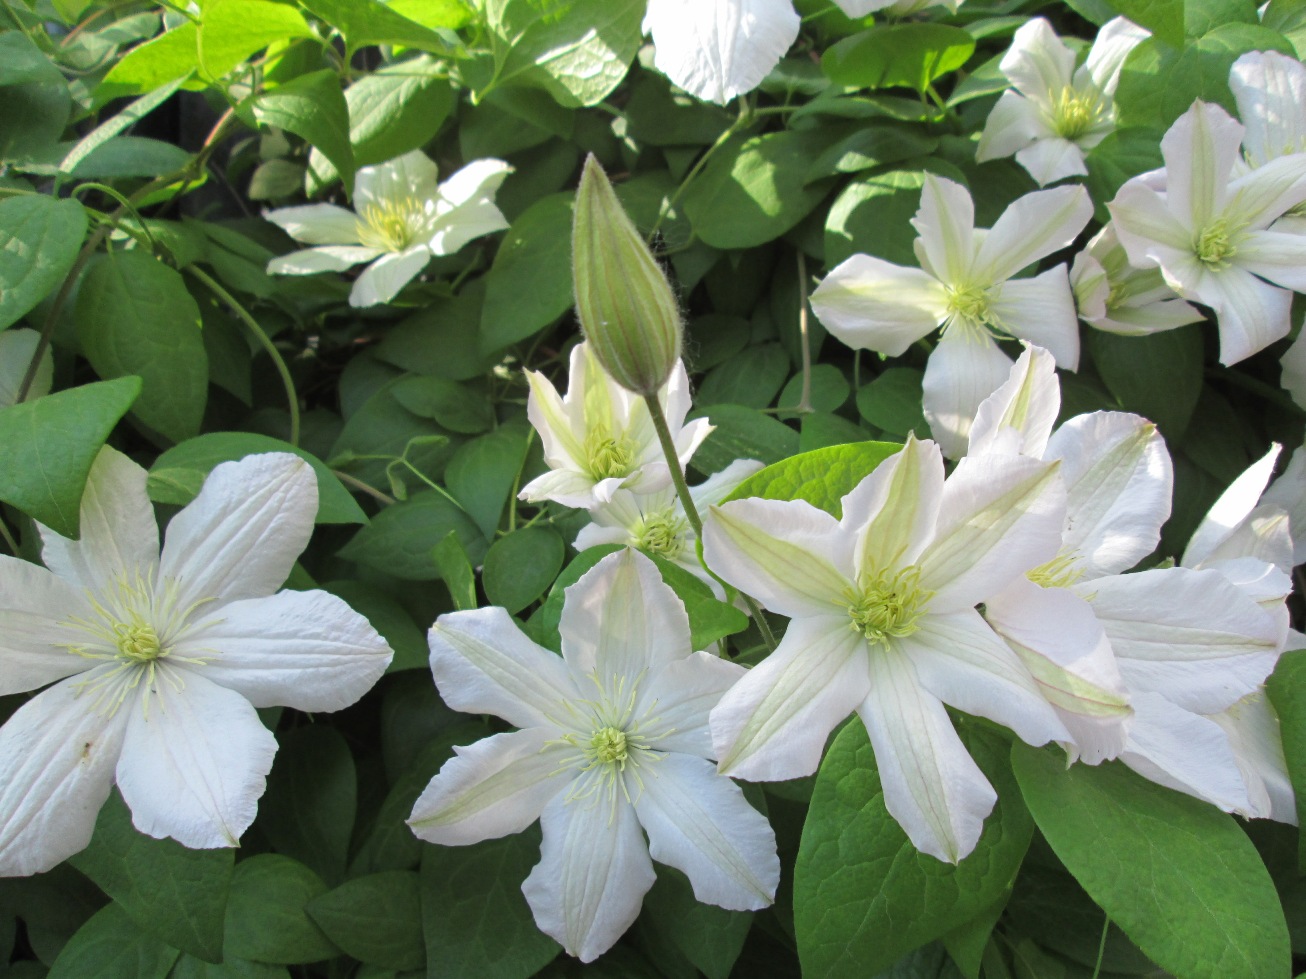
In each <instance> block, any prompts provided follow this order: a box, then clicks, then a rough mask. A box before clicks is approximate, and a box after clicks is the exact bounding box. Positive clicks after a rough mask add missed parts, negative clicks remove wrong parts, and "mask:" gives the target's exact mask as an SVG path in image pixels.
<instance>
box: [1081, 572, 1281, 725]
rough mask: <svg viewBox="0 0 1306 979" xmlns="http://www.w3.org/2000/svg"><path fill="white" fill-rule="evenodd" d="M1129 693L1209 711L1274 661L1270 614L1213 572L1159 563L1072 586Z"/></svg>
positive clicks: (1256, 680)
mask: <svg viewBox="0 0 1306 979" xmlns="http://www.w3.org/2000/svg"><path fill="white" fill-rule="evenodd" d="M1074 590H1075V592H1076V594H1079V595H1080V596H1081V597H1083V598H1086V599H1087V600H1088V602H1089V604H1090V605H1092V606H1093V611H1094V612H1095V613H1096V614H1097V618H1098V621H1099V622H1101V623H1102V627H1103V628H1104V629H1105V630H1106V634H1107V638H1108V639H1110V640H1111V648H1112V649H1114V650H1115V653H1116V658H1117V660H1118V661H1119V663H1120V674H1121V675H1122V676H1123V677H1124V678H1125V682H1126V683H1127V684H1128V685H1129V688H1130V690H1131V691H1135V692H1137V691H1153V692H1155V693H1159V694H1161V695H1162V696H1164V697H1166V698H1167V699H1169V700H1170V701H1171V702H1173V703H1175V704H1177V705H1178V706H1180V707H1183V708H1184V709H1185V710H1191V711H1196V712H1197V713H1201V714H1214V713H1215V712H1216V711H1220V710H1224V709H1225V708H1226V707H1228V706H1229V705H1230V704H1232V703H1234V702H1235V701H1237V700H1240V699H1242V698H1243V697H1245V696H1247V695H1248V694H1249V693H1252V692H1253V691H1255V690H1256V689H1258V688H1259V687H1260V685H1261V682H1262V681H1263V680H1264V679H1265V678H1266V677H1267V676H1268V675H1269V674H1270V671H1271V670H1273V669H1274V663H1275V660H1276V659H1277V658H1278V650H1279V642H1280V636H1279V629H1278V626H1277V625H1276V624H1275V621H1274V617H1273V616H1271V615H1269V614H1267V613H1266V612H1265V611H1264V610H1263V609H1262V608H1261V607H1260V606H1259V605H1257V604H1256V603H1255V602H1254V601H1252V600H1251V599H1250V598H1248V597H1247V596H1246V595H1244V594H1243V593H1242V592H1241V591H1240V590H1239V589H1238V588H1237V587H1236V586H1235V585H1234V584H1233V583H1231V582H1230V581H1229V580H1228V579H1227V578H1225V577H1224V576H1223V575H1222V574H1220V573H1219V572H1218V571H1211V570H1207V571H1192V570H1189V569H1188V568H1159V569H1155V570H1152V571H1140V572H1137V573H1135V574H1128V575H1113V576H1111V577H1108V578H1099V579H1097V580H1096V581H1092V582H1087V583H1085V584H1081V585H1076V586H1075V588H1074Z"/></svg>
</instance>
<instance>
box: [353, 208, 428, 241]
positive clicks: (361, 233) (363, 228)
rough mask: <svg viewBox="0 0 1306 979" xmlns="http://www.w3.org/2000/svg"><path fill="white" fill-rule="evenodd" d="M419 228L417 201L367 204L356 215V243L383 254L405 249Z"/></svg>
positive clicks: (419, 211)
mask: <svg viewBox="0 0 1306 979" xmlns="http://www.w3.org/2000/svg"><path fill="white" fill-rule="evenodd" d="M421 226H422V204H421V201H418V200H414V199H411V198H409V199H405V200H401V201H380V202H378V203H375V204H368V205H366V206H364V207H363V209H362V210H360V211H359V212H358V221H357V229H358V240H359V241H360V242H362V243H363V244H364V245H366V246H368V247H369V248H379V249H381V250H382V251H386V252H401V251H403V250H404V249H406V248H408V246H409V245H411V244H412V243H413V239H414V238H416V237H417V233H418V231H419V230H420V229H421Z"/></svg>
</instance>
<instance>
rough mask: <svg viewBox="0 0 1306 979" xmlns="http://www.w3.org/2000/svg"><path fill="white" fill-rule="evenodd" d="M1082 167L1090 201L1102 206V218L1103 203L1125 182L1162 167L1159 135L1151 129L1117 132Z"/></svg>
mask: <svg viewBox="0 0 1306 979" xmlns="http://www.w3.org/2000/svg"><path fill="white" fill-rule="evenodd" d="M1084 164H1085V165H1086V166H1087V167H1088V181H1087V182H1088V186H1089V189H1090V190H1091V191H1092V192H1093V199H1094V200H1095V201H1100V202H1102V203H1101V205H1100V207H1101V208H1102V212H1101V213H1102V214H1103V215H1106V214H1107V212H1106V210H1105V208H1106V201H1109V200H1111V199H1112V198H1113V197H1115V196H1116V192H1117V191H1119V190H1120V188H1121V187H1123V186H1124V184H1125V181H1126V180H1128V179H1129V178H1131V177H1136V176H1138V175H1139V174H1140V173H1146V172H1147V171H1148V170H1159V169H1160V168H1161V167H1163V166H1165V160H1164V159H1162V157H1161V138H1160V133H1158V132H1156V131H1155V130H1152V129H1117V130H1116V131H1115V132H1112V133H1108V134H1107V136H1106V138H1105V139H1103V140H1102V142H1100V143H1098V144H1097V145H1096V146H1094V147H1093V149H1092V150H1090V151H1089V153H1088V155H1087V156H1086V157H1085V158H1084Z"/></svg>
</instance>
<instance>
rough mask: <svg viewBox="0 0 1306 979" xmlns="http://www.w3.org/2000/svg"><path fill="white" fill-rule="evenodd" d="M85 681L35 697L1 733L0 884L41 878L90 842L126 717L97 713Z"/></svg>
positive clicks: (62, 685)
mask: <svg viewBox="0 0 1306 979" xmlns="http://www.w3.org/2000/svg"><path fill="white" fill-rule="evenodd" d="M111 669H112V667H109V666H105V667H101V668H100V670H101V672H107V671H108V670H111ZM82 682H83V681H82V680H81V679H78V680H65V681H64V682H63V683H60V684H58V685H57V686H54V687H51V688H50V689H49V690H46V691H45V692H44V693H41V694H38V695H37V696H35V697H33V698H32V699H31V700H29V701H28V702H27V703H25V704H23V706H21V707H19V708H18V710H17V711H15V712H14V714H13V716H12V717H10V718H9V720H8V721H7V722H6V723H5V725H4V727H2V728H0V877H26V876H27V875H29V874H39V873H43V872H44V871H47V870H49V869H51V868H52V867H54V866H55V865H56V864H58V863H61V862H63V861H64V860H66V859H67V858H68V857H70V856H72V855H73V854H74V853H77V852H78V851H79V850H82V849H85V847H86V845H87V844H88V843H90V842H91V833H92V832H93V831H94V829H95V817H96V816H97V815H98V814H99V812H100V807H101V806H103V805H104V801H105V800H106V799H108V798H109V792H110V790H111V789H112V788H113V771H114V766H115V765H117V763H118V752H119V751H120V750H121V747H122V738H123V731H124V730H125V729H126V720H127V718H126V714H125V713H124V712H123V711H119V712H118V713H116V714H114V715H112V716H106V715H105V714H103V713H101V712H100V711H98V710H96V709H94V708H93V707H92V704H91V701H92V700H93V699H94V698H93V697H90V696H87V695H86V693H85V691H84V690H83V687H82Z"/></svg>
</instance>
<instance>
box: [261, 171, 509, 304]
mask: <svg viewBox="0 0 1306 979" xmlns="http://www.w3.org/2000/svg"><path fill="white" fill-rule="evenodd" d="M511 172H512V167H510V166H508V164H506V163H504V162H503V161H502V160H477V161H475V162H474V163H469V164H468V165H467V166H465V167H463V168H462V169H461V170H459V171H458V172H457V173H455V174H453V175H452V176H451V177H450V178H449V179H448V180H446V181H444V182H443V183H438V171H437V169H436V166H435V164H434V163H432V162H431V160H430V158H429V157H427V156H426V154H424V153H422V152H421V151H420V150H413V151H412V152H411V153H405V154H404V155H403V156H400V157H396V158H395V159H393V160H390V161H389V162H387V163H382V164H378V165H377V166H371V167H362V168H360V169H359V171H358V174H357V175H356V176H355V178H354V207H355V210H354V211H349V210H346V209H345V208H343V207H340V206H338V205H336V204H305V205H302V206H300V207H284V208H280V209H278V210H275V211H269V212H268V213H267V214H266V215H265V217H266V218H267V219H268V220H269V221H271V222H273V223H274V224H276V225H278V226H279V227H280V228H281V229H282V230H284V231H285V232H286V234H288V235H290V237H292V238H294V239H295V240H296V241H302V242H304V243H305V244H308V245H312V246H314V247H312V248H306V249H303V250H301V251H297V252H291V253H290V254H289V255H283V256H281V257H280V258H274V259H273V260H272V261H270V262H269V263H268V272H269V274H272V275H312V274H314V273H317V272H344V271H345V270H347V269H350V268H352V267H353V266H355V265H359V264H361V263H363V262H370V263H371V264H369V265H368V267H367V268H366V269H364V270H363V272H362V274H361V275H360V276H359V277H358V278H357V279H356V280H355V281H354V285H353V288H352V289H351V290H350V293H349V304H350V305H351V306H375V305H376V304H378V303H388V302H390V300H392V299H394V297H395V296H397V295H398V294H399V290H400V289H402V288H403V287H404V286H406V285H407V284H408V283H409V282H410V281H412V279H413V278H414V277H415V276H416V275H417V274H418V273H419V272H421V271H422V269H424V268H426V265H427V263H428V262H429V261H430V260H431V256H433V255H452V254H453V253H454V252H456V251H458V249H460V248H462V247H463V245H465V244H467V243H468V242H469V241H471V240H472V239H473V238H479V237H480V236H481V235H486V234H490V233H491V232H494V231H502V230H503V229H504V228H506V227H508V222H507V220H506V219H505V218H504V216H503V214H502V213H500V211H499V209H498V207H496V206H495V204H494V193H495V191H496V190H498V189H499V185H500V184H502V183H503V181H504V178H505V177H507V176H508V174H509V173H511Z"/></svg>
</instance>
